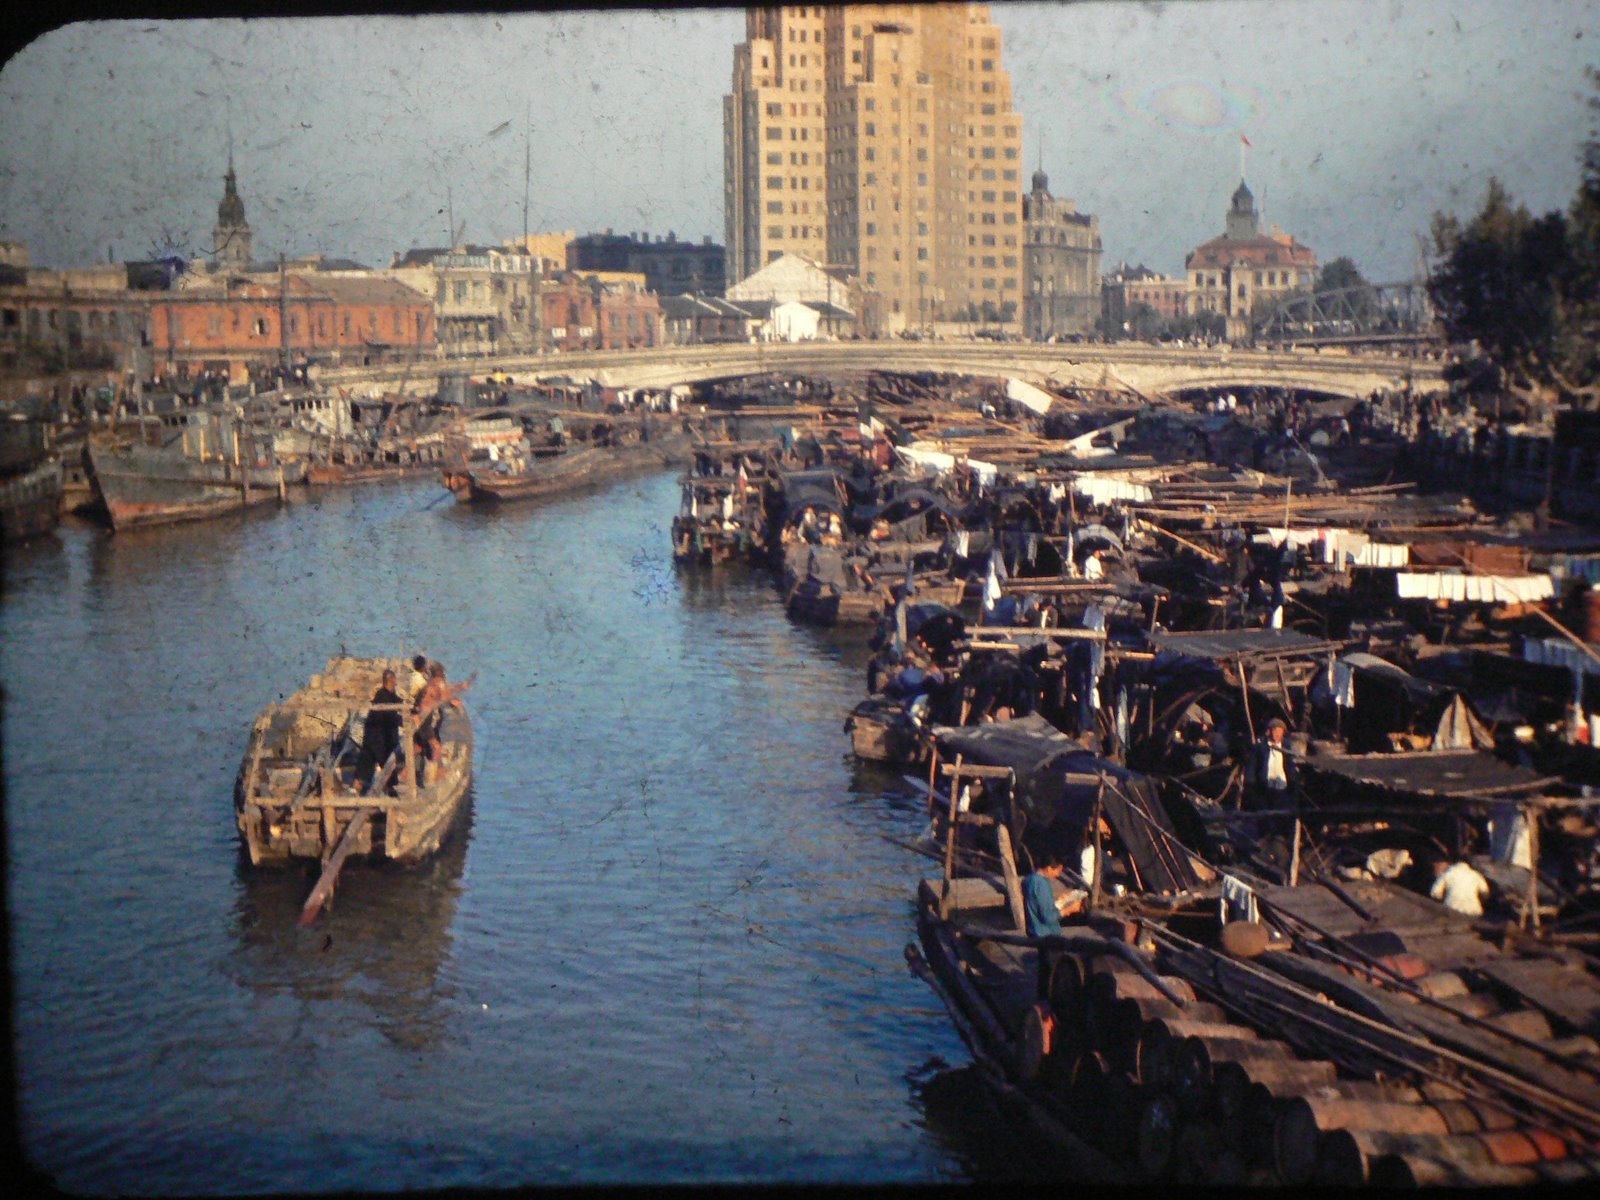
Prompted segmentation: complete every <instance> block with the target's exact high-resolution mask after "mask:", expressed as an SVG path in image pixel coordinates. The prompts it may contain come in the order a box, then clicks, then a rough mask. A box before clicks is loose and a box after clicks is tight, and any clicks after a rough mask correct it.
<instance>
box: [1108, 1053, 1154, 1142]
mask: <svg viewBox="0 0 1600 1200" xmlns="http://www.w3.org/2000/svg"><path fill="white" fill-rule="evenodd" d="M1149 1098H1150V1097H1149V1095H1148V1094H1147V1091H1146V1089H1144V1088H1141V1087H1140V1086H1139V1084H1138V1082H1137V1081H1136V1080H1135V1079H1134V1078H1133V1076H1131V1075H1129V1074H1128V1073H1127V1072H1126V1071H1116V1070H1113V1071H1112V1072H1111V1073H1110V1074H1109V1075H1107V1076H1106V1087H1105V1102H1104V1103H1105V1110H1104V1113H1103V1116H1102V1119H1101V1130H1102V1138H1101V1142H1102V1145H1104V1147H1105V1148H1106V1150H1107V1152H1108V1153H1109V1154H1110V1155H1111V1156H1112V1157H1113V1158H1127V1157H1130V1156H1131V1155H1133V1154H1134V1153H1135V1151H1136V1148H1137V1146H1138V1142H1139V1122H1140V1117H1141V1115H1142V1113H1143V1110H1144V1103H1145V1101H1146V1100H1147V1099H1149Z"/></svg>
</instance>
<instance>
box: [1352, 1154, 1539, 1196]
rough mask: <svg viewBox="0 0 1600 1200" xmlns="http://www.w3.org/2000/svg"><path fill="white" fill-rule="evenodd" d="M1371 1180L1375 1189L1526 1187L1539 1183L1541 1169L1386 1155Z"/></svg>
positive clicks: (1407, 1155)
mask: <svg viewBox="0 0 1600 1200" xmlns="http://www.w3.org/2000/svg"><path fill="white" fill-rule="evenodd" d="M1370 1181H1371V1183H1372V1186H1373V1187H1375V1188H1425V1187H1526V1186H1527V1185H1529V1184H1532V1183H1538V1182H1539V1172H1538V1171H1537V1170H1535V1169H1534V1168H1532V1167H1499V1166H1493V1165H1489V1164H1483V1163H1474V1164H1473V1165H1472V1166H1471V1168H1470V1169H1467V1170H1463V1169H1462V1167H1461V1166H1460V1165H1458V1164H1454V1163H1448V1162H1440V1161H1439V1160H1438V1159H1434V1158H1424V1157H1422V1156H1421V1155H1419V1154H1384V1155H1380V1156H1379V1158H1378V1159H1377V1161H1376V1162H1374V1163H1373V1164H1372V1171H1371V1176H1370Z"/></svg>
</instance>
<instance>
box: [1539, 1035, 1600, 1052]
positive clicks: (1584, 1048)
mask: <svg viewBox="0 0 1600 1200" xmlns="http://www.w3.org/2000/svg"><path fill="white" fill-rule="evenodd" d="M1544 1048H1545V1049H1546V1050H1549V1051H1551V1052H1552V1053H1554V1054H1564V1055H1566V1056H1567V1057H1568V1058H1588V1057H1591V1056H1594V1055H1600V1042H1597V1041H1595V1040H1594V1038H1592V1037H1590V1036H1589V1035H1588V1034H1586V1033H1578V1034H1574V1035H1573V1036H1571V1037H1564V1038H1550V1039H1548V1040H1546V1041H1545V1044H1544Z"/></svg>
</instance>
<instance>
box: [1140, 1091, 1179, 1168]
mask: <svg viewBox="0 0 1600 1200" xmlns="http://www.w3.org/2000/svg"><path fill="white" fill-rule="evenodd" d="M1177 1140H1178V1109H1177V1106H1176V1105H1175V1104H1174V1103H1173V1101H1172V1097H1171V1096H1169V1095H1167V1094H1166V1093H1165V1092H1160V1093H1157V1094H1156V1095H1154V1096H1152V1097H1151V1098H1150V1099H1149V1100H1146V1101H1145V1103H1144V1108H1143V1110H1142V1111H1141V1112H1140V1114H1139V1135H1138V1143H1137V1147H1138V1163H1139V1174H1140V1176H1141V1177H1143V1178H1144V1179H1145V1180H1146V1181H1147V1182H1154V1181H1156V1180H1158V1179H1163V1178H1165V1177H1166V1174H1167V1168H1169V1167H1170V1166H1171V1165H1172V1153H1173V1148H1174V1146H1175V1145H1176V1143H1177Z"/></svg>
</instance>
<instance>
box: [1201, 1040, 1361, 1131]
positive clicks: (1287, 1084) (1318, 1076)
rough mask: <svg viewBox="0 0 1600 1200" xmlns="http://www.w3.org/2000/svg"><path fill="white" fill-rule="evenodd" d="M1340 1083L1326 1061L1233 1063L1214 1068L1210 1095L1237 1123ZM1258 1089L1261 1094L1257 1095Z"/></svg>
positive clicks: (1256, 1059) (1288, 1060)
mask: <svg viewBox="0 0 1600 1200" xmlns="http://www.w3.org/2000/svg"><path fill="white" fill-rule="evenodd" d="M1337 1079H1338V1072H1337V1071H1336V1070H1335V1069H1334V1065H1333V1064H1332V1063H1331V1062H1327V1061H1326V1060H1323V1059H1303V1058H1281V1059H1280V1058H1250V1059H1230V1060H1229V1061H1227V1062H1223V1063H1218V1064H1216V1065H1215V1066H1213V1067H1212V1070H1211V1093H1212V1096H1213V1097H1214V1098H1215V1100H1216V1103H1217V1107H1218V1109H1219V1110H1221V1112H1222V1114H1223V1115H1224V1116H1225V1117H1227V1118H1229V1119H1236V1118H1245V1117H1247V1114H1249V1113H1251V1112H1253V1111H1254V1110H1257V1109H1259V1110H1260V1111H1261V1112H1262V1113H1263V1114H1264V1115H1265V1114H1270V1113H1271V1110H1272V1107H1273V1104H1274V1102H1275V1101H1276V1100H1277V1099H1278V1098H1279V1097H1282V1096H1299V1095H1302V1094H1304V1093H1306V1092H1310V1091H1312V1090H1313V1089H1316V1088H1321V1087H1325V1086H1327V1085H1330V1084H1333V1083H1334V1081H1335V1080H1337ZM1339 1086H1340V1087H1343V1086H1344V1081H1343V1080H1340V1081H1339ZM1258 1087H1259V1088H1260V1092H1259V1094H1256V1092H1255V1089H1256V1088H1258ZM1382 1098H1383V1099H1387V1098H1388V1097H1387V1096H1384V1097H1382ZM1251 1119H1253V1118H1251ZM1269 1127H1270V1126H1269V1125H1268V1124H1263V1125H1262V1126H1261V1129H1262V1130H1263V1131H1265V1130H1266V1129H1267V1128H1269Z"/></svg>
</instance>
